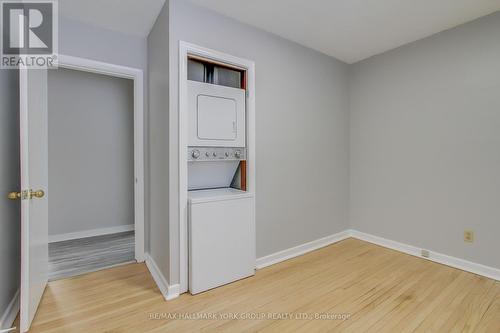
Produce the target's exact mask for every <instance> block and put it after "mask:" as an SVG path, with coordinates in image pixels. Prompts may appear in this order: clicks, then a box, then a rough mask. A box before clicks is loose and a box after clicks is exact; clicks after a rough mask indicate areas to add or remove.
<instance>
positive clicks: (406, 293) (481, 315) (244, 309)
mask: <svg viewBox="0 0 500 333" xmlns="http://www.w3.org/2000/svg"><path fill="white" fill-rule="evenodd" d="M175 314H190V315H192V316H193V315H195V314H198V315H200V316H210V315H213V316H218V318H217V319H216V320H210V319H200V320H188V319H177V320H174V319H169V318H168V317H169V316H170V317H172V316H174V315H175ZM238 314H240V315H242V316H258V315H259V314H264V315H265V316H267V315H274V316H278V317H279V316H280V315H281V318H285V317H284V316H286V314H290V315H291V316H292V319H281V320H280V319H276V318H275V319H272V318H266V319H262V318H259V319H246V320H244V319H240V320H231V319H229V317H231V316H235V315H238ZM316 314H318V315H319V314H330V319H321V320H313V319H311V317H309V316H312V317H314V316H315V315H316ZM335 314H337V315H341V314H345V315H349V316H350V317H349V318H348V319H347V320H341V319H339V318H337V319H335V318H334V315H335ZM155 318H156V319H155ZM157 318H159V319H157ZM256 331H259V332H324V331H332V332H462V331H463V332H495V333H497V332H500V282H498V281H494V280H491V279H487V278H484V277H481V276H477V275H474V274H471V273H467V272H463V271H460V270H457V269H453V268H450V267H447V266H444V265H440V264H436V263H432V262H430V261H426V260H423V259H419V258H416V257H412V256H409V255H405V254H402V253H399V252H396V251H392V250H389V249H386V248H383V247H379V246H376V245H372V244H369V243H366V242H363V241H359V240H355V239H347V240H344V241H342V242H339V243H336V244H333V245H331V246H328V247H325V248H323V249H320V250H317V251H314V252H311V253H309V254H306V255H304V256H301V257H297V258H295V259H291V260H288V261H285V262H282V263H280V264H276V265H273V266H270V267H268V268H265V269H262V270H259V271H257V274H256V275H255V276H254V277H251V278H247V279H244V280H241V281H238V282H236V283H232V284H229V285H226V286H224V287H220V288H216V289H213V290H211V291H208V292H205V293H202V294H199V295H197V296H191V295H189V294H184V295H181V296H180V297H179V298H177V299H174V300H172V301H168V302H166V301H165V300H164V299H163V297H162V296H161V295H160V293H159V291H158V289H157V288H156V286H155V284H154V282H153V280H152V278H151V276H150V274H149V272H148V270H147V268H146V266H145V265H144V264H130V265H124V266H119V267H115V268H111V269H108V270H104V271H99V272H95V273H90V274H86V275H83V276H79V277H75V278H70V279H65V280H58V281H53V282H50V283H49V285H48V287H47V290H46V291H45V294H44V296H43V299H42V302H41V306H40V308H39V310H38V313H37V315H36V318H35V321H34V323H33V326H32V329H31V331H30V332H86V333H88V332H133V333H137V332H256Z"/></svg>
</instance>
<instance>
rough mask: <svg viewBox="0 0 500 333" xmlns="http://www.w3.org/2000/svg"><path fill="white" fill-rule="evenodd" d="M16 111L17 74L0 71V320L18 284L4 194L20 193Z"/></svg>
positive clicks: (17, 220)
mask: <svg viewBox="0 0 500 333" xmlns="http://www.w3.org/2000/svg"><path fill="white" fill-rule="evenodd" d="M18 110H19V79H18V71H17V70H12V69H0V161H2V162H1V163H0V318H1V317H2V315H3V314H4V312H5V310H6V309H7V306H8V304H9V303H10V302H11V300H12V298H13V297H14V295H15V293H16V291H17V290H18V288H19V281H20V268H21V265H20V264H19V263H20V260H21V259H20V249H21V246H20V229H21V217H20V209H21V207H20V202H19V201H18V200H17V201H11V200H8V199H7V193H9V192H11V191H19V190H20V188H19V187H20V178H19V177H20V175H19V112H18ZM9 324H10V323H7V324H6V325H9ZM3 325H5V324H4V323H1V322H0V328H3Z"/></svg>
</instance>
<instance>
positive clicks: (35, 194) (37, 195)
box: [29, 190, 45, 199]
mask: <svg viewBox="0 0 500 333" xmlns="http://www.w3.org/2000/svg"><path fill="white" fill-rule="evenodd" d="M44 195H45V192H44V191H42V190H38V191H33V190H30V192H29V198H30V199H31V198H38V199H40V198H43V196H44Z"/></svg>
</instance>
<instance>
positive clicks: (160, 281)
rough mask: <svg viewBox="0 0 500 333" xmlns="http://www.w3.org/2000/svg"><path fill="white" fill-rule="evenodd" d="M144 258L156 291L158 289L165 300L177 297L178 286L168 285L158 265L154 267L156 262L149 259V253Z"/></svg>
mask: <svg viewBox="0 0 500 333" xmlns="http://www.w3.org/2000/svg"><path fill="white" fill-rule="evenodd" d="M144 256H145V257H146V266H147V267H148V269H149V272H150V273H151V276H152V277H153V280H154V281H155V283H156V285H157V286H158V289H160V292H161V294H162V295H163V297H164V298H165V300H167V301H170V300H171V299H174V298H177V297H179V295H180V285H179V284H174V285H169V284H168V282H167V280H166V279H165V277H164V276H163V274H162V273H161V271H160V269H159V268H158V265H156V262H155V261H154V259H153V258H152V257H151V255H150V254H149V253H145V255H144Z"/></svg>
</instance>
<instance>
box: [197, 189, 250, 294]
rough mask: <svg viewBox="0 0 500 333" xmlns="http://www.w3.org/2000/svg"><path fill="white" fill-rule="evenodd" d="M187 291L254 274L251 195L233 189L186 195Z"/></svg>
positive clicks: (211, 286)
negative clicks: (187, 239)
mask: <svg viewBox="0 0 500 333" xmlns="http://www.w3.org/2000/svg"><path fill="white" fill-rule="evenodd" d="M188 198H189V201H188V209H189V291H190V292H191V294H197V293H200V292H203V291H206V290H209V289H212V288H215V287H218V286H221V285H224V284H227V283H230V282H233V281H236V280H239V279H242V278H245V277H248V276H251V275H254V274H255V263H256V255H255V214H254V212H255V210H254V205H255V203H254V195H253V194H252V193H249V192H243V191H240V190H237V189H233V188H223V189H213V190H199V191H190V192H188Z"/></svg>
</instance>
